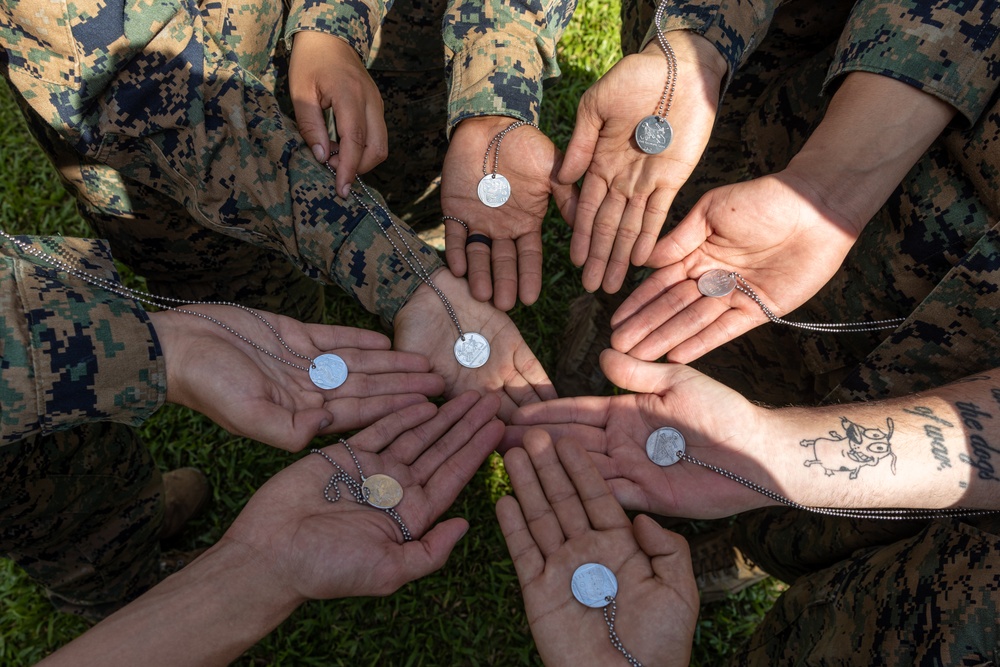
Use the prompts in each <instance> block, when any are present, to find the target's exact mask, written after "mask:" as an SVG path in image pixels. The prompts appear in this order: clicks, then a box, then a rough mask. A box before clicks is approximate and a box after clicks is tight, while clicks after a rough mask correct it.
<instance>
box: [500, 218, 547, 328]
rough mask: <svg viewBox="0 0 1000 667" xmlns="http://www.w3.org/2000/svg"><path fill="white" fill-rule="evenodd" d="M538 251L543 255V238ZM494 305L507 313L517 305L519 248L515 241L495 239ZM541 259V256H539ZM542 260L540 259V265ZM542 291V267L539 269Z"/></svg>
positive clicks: (539, 240) (539, 241)
mask: <svg viewBox="0 0 1000 667" xmlns="http://www.w3.org/2000/svg"><path fill="white" fill-rule="evenodd" d="M537 251H538V252H539V253H541V236H539V238H538V246H537ZM491 254H492V265H493V266H492V268H493V305H494V306H496V307H497V308H499V309H500V310H502V311H504V312H506V311H508V310H510V309H511V308H513V307H514V305H515V304H516V303H517V270H518V268H517V265H518V257H517V246H516V244H515V242H514V240H513V239H493V248H492V251H491ZM539 257H540V255H539ZM540 264H541V260H540V259H539V265H540ZM538 274H539V278H538V283H539V285H538V286H539V289H541V267H540V266H539V268H538Z"/></svg>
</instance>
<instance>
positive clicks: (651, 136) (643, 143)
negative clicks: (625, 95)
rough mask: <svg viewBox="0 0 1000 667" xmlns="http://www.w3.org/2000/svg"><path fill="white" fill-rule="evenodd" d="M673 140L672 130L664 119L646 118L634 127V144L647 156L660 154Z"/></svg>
mask: <svg viewBox="0 0 1000 667" xmlns="http://www.w3.org/2000/svg"><path fill="white" fill-rule="evenodd" d="M673 138H674V129H673V128H672V127H670V123H669V122H667V119H666V118H660V117H659V116H646V117H645V118H643V119H642V120H640V121H639V124H638V125H636V126H635V143H637V144H639V150H641V151H642V152H643V153H646V154H647V155H656V154H657V153H662V152H663V151H664V150H666V148H667V146H669V145H670V141H671V139H673Z"/></svg>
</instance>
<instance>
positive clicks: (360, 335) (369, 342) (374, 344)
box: [304, 324, 430, 371]
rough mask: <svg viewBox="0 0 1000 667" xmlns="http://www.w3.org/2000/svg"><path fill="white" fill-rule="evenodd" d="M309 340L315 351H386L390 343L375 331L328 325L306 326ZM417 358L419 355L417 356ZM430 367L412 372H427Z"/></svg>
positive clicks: (387, 338)
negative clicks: (344, 349) (353, 349)
mask: <svg viewBox="0 0 1000 667" xmlns="http://www.w3.org/2000/svg"><path fill="white" fill-rule="evenodd" d="M304 326H305V327H306V330H307V333H308V334H309V339H310V340H311V341H312V344H313V346H314V347H315V348H316V349H317V350H339V349H343V348H355V349H360V350H388V349H389V348H390V347H392V341H390V340H389V337H388V336H384V335H382V334H380V333H378V332H377V331H371V330H369V329H359V328H357V327H342V326H336V325H328V324H306V325H304ZM417 356H419V355H417ZM429 368H430V365H429V364H428V365H426V366H425V367H424V368H419V369H418V368H414V370H424V371H426V370H428V369H429Z"/></svg>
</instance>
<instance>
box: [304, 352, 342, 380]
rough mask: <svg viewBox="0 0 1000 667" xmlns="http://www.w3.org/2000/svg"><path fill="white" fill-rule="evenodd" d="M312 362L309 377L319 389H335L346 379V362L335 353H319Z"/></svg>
mask: <svg viewBox="0 0 1000 667" xmlns="http://www.w3.org/2000/svg"><path fill="white" fill-rule="evenodd" d="M312 362H313V365H312V367H311V368H310V369H309V379H310V380H312V381H313V384H314V385H316V386H317V387H319V388H320V389H336V388H337V387H339V386H340V385H342V384H344V382H346V381H347V364H345V363H344V360H343V359H341V358H340V357H338V356H337V355H336V354H321V355H319V356H318V357H316V358H315V359H313V361H312Z"/></svg>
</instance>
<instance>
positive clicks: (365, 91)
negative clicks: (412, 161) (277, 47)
mask: <svg viewBox="0 0 1000 667" xmlns="http://www.w3.org/2000/svg"><path fill="white" fill-rule="evenodd" d="M293 40H294V43H293V48H292V56H291V59H290V61H289V64H288V87H289V92H290V93H291V97H292V105H293V106H294V107H295V122H296V123H297V124H298V126H299V132H300V133H301V134H302V138H303V139H305V141H306V143H307V144H309V146H310V148H311V149H312V151H313V155H315V156H316V160H317V161H319V162H320V163H324V162H326V161H327V159H328V158H329V160H330V166H332V167H334V168H335V169H336V170H337V193H338V194H340V196H341V197H344V198H346V197H347V196H348V195H349V194H350V191H351V183H353V182H354V178H355V176H357V175H358V173H362V174H363V173H365V172H367V171H369V170H371V169H373V168H374V167H375V166H376V165H378V164H379V163H380V162H382V161H383V160H385V158H386V157H387V156H388V155H389V138H388V133H387V131H386V128H385V117H384V115H383V106H382V95H381V93H379V90H378V86H376V85H375V82H374V81H372V78H371V76H370V75H369V74H368V70H367V69H365V66H364V64H363V63H362V62H361V59H360V58H359V57H358V54H357V53H356V52H355V51H354V49H353V48H351V45H350V44H348V43H347V42H346V41H344V40H343V39H341V38H340V37H335V36H333V35H330V34H327V33H323V32H315V31H311V30H304V31H302V32H297V33H295V36H294V38H293ZM326 109H333V116H334V118H335V119H336V125H337V137H338V140H339V143H338V144H337V145H336V150H334V147H332V146H331V143H330V133H329V129H328V128H327V124H326V117H325V115H324V113H323V112H324V111H325V110H326ZM331 153H336V155H333V156H332V157H331Z"/></svg>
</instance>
